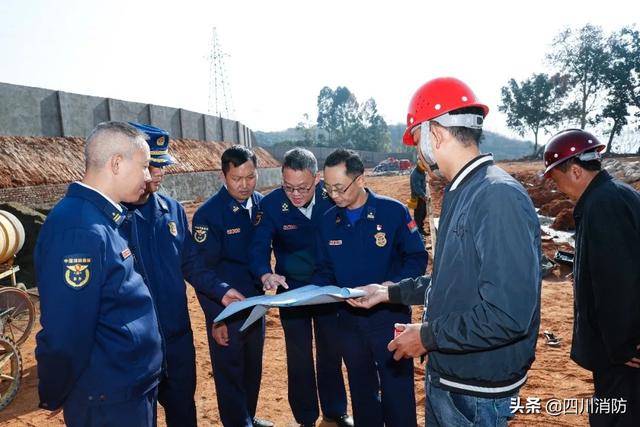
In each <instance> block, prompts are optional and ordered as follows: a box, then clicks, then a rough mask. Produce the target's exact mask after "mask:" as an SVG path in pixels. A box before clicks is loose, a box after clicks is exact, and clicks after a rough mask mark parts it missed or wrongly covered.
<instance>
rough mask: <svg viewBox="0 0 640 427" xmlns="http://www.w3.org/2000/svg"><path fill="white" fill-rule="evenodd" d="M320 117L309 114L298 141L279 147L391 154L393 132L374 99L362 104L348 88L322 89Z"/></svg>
mask: <svg viewBox="0 0 640 427" xmlns="http://www.w3.org/2000/svg"><path fill="white" fill-rule="evenodd" d="M317 107H318V116H317V118H316V121H315V122H314V121H312V120H311V118H310V117H309V115H308V114H304V115H303V118H302V120H301V121H300V122H299V123H298V125H297V126H296V131H297V132H296V133H297V138H291V139H289V140H286V141H283V142H279V143H277V144H275V145H280V146H298V145H301V146H306V147H343V148H352V149H355V150H366V151H390V149H391V146H392V143H391V132H390V129H389V126H387V123H386V121H385V120H384V118H383V117H382V116H381V115H380V113H379V112H378V105H377V104H376V101H375V99H373V98H369V99H367V100H366V101H365V102H364V103H362V104H361V103H360V102H359V101H358V99H357V97H356V95H355V94H354V93H353V92H351V91H350V90H349V88H347V87H346V86H338V87H337V88H336V89H331V88H330V87H328V86H325V87H323V88H322V89H321V90H320V93H319V94H318V99H317Z"/></svg>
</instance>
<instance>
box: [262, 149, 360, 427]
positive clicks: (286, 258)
mask: <svg viewBox="0 0 640 427" xmlns="http://www.w3.org/2000/svg"><path fill="white" fill-rule="evenodd" d="M261 205H262V210H263V216H262V220H261V221H260V223H259V224H258V225H257V227H256V234H255V237H254V239H253V244H252V245H251V250H250V254H251V257H250V258H251V267H252V270H253V273H254V274H255V275H256V277H259V278H260V279H261V282H262V285H263V287H264V288H265V289H274V288H278V292H280V291H283V290H285V288H286V289H295V288H298V287H300V286H304V285H308V284H310V283H312V279H313V273H314V270H315V267H316V250H317V249H316V241H315V236H316V230H317V228H318V225H319V223H320V221H321V219H322V216H323V215H324V213H325V212H326V211H327V209H329V208H330V207H332V206H333V202H332V201H331V199H330V198H329V195H328V194H327V193H326V192H325V191H324V188H323V186H322V182H321V181H320V175H319V173H318V161H317V160H316V157H315V156H314V155H313V153H312V152H311V151H309V150H306V149H303V148H294V149H292V150H289V151H287V152H286V153H285V156H284V161H283V163H282V187H281V188H277V189H275V190H273V191H272V192H271V193H269V194H268V195H266V196H265V198H264V199H262V203H261ZM272 246H273V253H274V255H275V258H276V265H275V273H274V272H273V271H272V269H271V248H272ZM336 315H337V311H336V304H322V305H310V306H301V307H283V308H280V321H281V322H282V329H283V330H284V337H285V345H286V351H287V376H288V387H289V393H288V394H289V405H290V406H291V410H292V411H293V415H294V418H295V419H296V421H297V422H298V423H299V424H300V425H301V426H304V427H308V426H314V425H315V422H316V419H317V418H318V416H319V409H318V396H319V397H320V406H321V407H322V412H323V414H324V419H325V421H329V422H335V423H337V424H338V426H341V427H344V426H353V423H352V422H351V419H350V417H349V416H348V415H347V395H346V392H345V387H344V380H343V378H342V357H341V354H340V351H339V346H337V345H336V343H335V340H336V337H337V336H338V330H337V329H338V324H337V317H336ZM314 335H315V348H316V360H315V365H316V366H317V371H316V368H315V367H314V358H313V337H314Z"/></svg>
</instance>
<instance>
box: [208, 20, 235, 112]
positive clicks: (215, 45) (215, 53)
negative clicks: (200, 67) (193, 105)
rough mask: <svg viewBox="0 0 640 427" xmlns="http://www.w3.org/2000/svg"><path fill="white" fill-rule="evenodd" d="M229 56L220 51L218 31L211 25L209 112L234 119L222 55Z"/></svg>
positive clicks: (233, 109)
mask: <svg viewBox="0 0 640 427" xmlns="http://www.w3.org/2000/svg"><path fill="white" fill-rule="evenodd" d="M225 56H229V55H228V54H226V53H224V52H223V51H222V48H221V47H220V42H219V41H218V32H217V30H216V27H213V31H212V34H211V43H210V45H209V56H208V57H207V59H208V60H209V114H213V115H216V116H219V117H224V118H226V119H234V118H235V117H234V116H235V114H236V112H235V108H234V106H233V99H232V98H231V89H230V87H229V79H228V76H227V70H226V67H225V65H224V57H225Z"/></svg>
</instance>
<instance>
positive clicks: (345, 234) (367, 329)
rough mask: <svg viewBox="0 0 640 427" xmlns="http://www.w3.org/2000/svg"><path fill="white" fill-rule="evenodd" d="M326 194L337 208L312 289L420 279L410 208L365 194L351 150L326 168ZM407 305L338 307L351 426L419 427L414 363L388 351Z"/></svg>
mask: <svg viewBox="0 0 640 427" xmlns="http://www.w3.org/2000/svg"><path fill="white" fill-rule="evenodd" d="M324 179H325V189H326V190H327V192H328V193H329V195H330V196H331V198H332V199H333V201H334V202H335V204H336V206H335V207H333V208H331V209H329V210H328V211H327V213H326V214H325V215H324V216H323V218H322V221H321V223H320V228H319V233H318V240H317V241H318V262H317V270H316V274H315V283H317V284H326V285H338V286H349V287H353V286H360V285H364V284H368V283H372V282H386V281H399V280H401V279H403V278H405V277H414V276H416V275H421V274H424V271H425V268H426V265H427V253H426V252H425V249H424V245H423V243H422V240H421V238H420V234H419V233H418V229H417V227H416V225H415V221H413V220H412V219H411V217H410V215H409V211H408V210H407V208H406V207H405V206H404V205H402V204H401V203H400V202H398V201H397V200H393V199H390V198H387V197H383V196H380V195H377V194H375V193H374V192H373V191H371V190H369V189H367V188H365V178H364V165H363V163H362V160H360V158H359V157H358V155H357V154H356V153H355V152H353V151H350V150H342V149H339V150H336V151H334V152H333V153H331V154H330V155H329V156H328V157H327V159H326V161H325V164H324ZM410 319H411V310H410V308H409V307H407V306H403V305H397V306H387V307H381V308H378V309H376V310H363V309H359V308H352V307H349V306H348V305H346V304H342V305H341V307H340V309H339V320H338V323H339V331H340V335H341V337H340V341H339V342H340V344H341V347H342V348H341V350H342V352H343V357H344V360H345V363H346V365H347V372H348V376H349V388H350V391H351V402H352V406H353V417H354V421H355V425H356V426H362V427H378V426H380V427H381V426H383V425H386V426H398V427H409V426H415V425H416V402H415V392H414V384H413V362H412V361H411V360H402V361H394V360H393V358H392V355H391V353H389V352H388V351H387V344H388V343H389V341H391V340H392V339H393V335H394V324H396V323H407V322H409V321H410Z"/></svg>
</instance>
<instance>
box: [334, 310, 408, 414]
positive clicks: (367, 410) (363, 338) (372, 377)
mask: <svg viewBox="0 0 640 427" xmlns="http://www.w3.org/2000/svg"><path fill="white" fill-rule="evenodd" d="M339 313H340V319H339V327H340V331H341V343H342V348H343V350H342V351H343V357H344V361H345V364H346V365H347V373H348V376H349V389H350V391H351V405H352V407H353V421H354V424H355V425H356V427H383V426H386V427H415V426H416V425H417V417H416V397H415V388H414V384H413V360H411V359H403V360H400V361H397V362H396V361H395V360H393V353H391V352H390V351H389V350H387V345H388V344H389V342H390V341H391V340H392V339H393V333H394V326H393V325H394V323H396V322H400V323H409V322H410V320H411V315H410V314H399V313H389V321H388V322H386V324H384V325H383V324H381V323H380V318H378V319H377V320H376V323H371V322H369V320H368V319H367V318H360V317H359V316H357V315H354V314H352V313H350V312H348V311H347V310H340V311H339Z"/></svg>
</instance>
